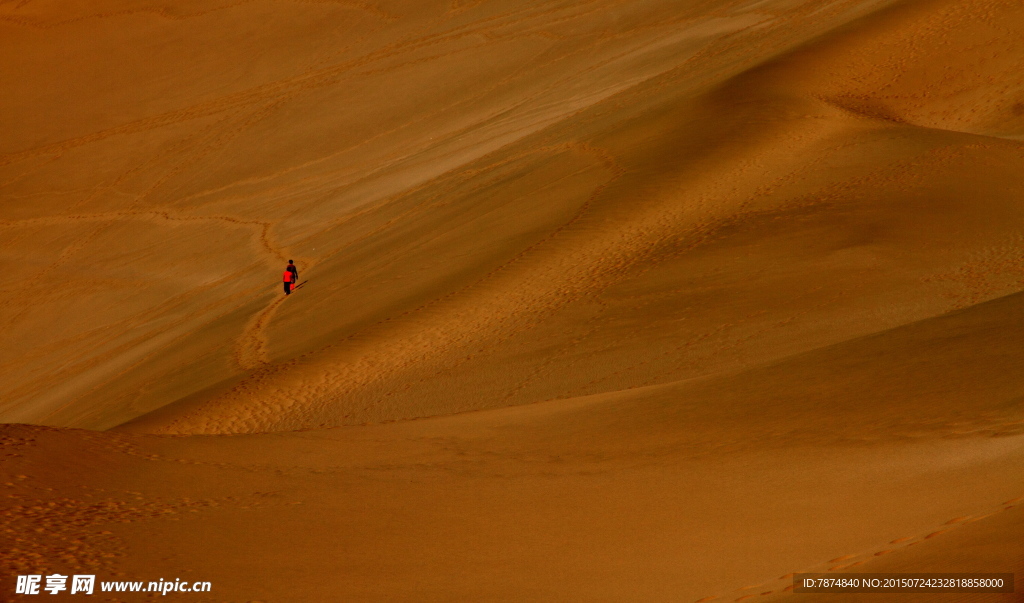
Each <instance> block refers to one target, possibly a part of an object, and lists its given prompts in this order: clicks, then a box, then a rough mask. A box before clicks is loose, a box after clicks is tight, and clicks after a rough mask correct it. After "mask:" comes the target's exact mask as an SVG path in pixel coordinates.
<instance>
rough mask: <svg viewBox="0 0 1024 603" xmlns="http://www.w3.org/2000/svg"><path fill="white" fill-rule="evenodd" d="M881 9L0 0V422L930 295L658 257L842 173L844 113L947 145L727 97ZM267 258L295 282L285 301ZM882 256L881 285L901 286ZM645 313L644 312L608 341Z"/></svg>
mask: <svg viewBox="0 0 1024 603" xmlns="http://www.w3.org/2000/svg"><path fill="white" fill-rule="evenodd" d="M876 7H877V5H875V4H871V3H863V2H838V3H826V2H806V3H798V4H793V3H788V2H787V3H781V2H780V3H757V4H745V3H741V2H704V3H688V4H687V5H686V6H685V7H683V6H680V5H679V3H677V2H668V1H663V2H643V3H635V2H534V3H520V4H518V5H516V6H515V7H511V8H510V7H509V6H508V5H506V4H505V3H499V2H471V3H462V2H456V3H451V2H434V3H431V2H415V3H410V2H390V3H389V2H384V3H381V4H372V5H371V4H364V3H346V2H318V3H306V2H269V1H265V2H257V1H252V2H233V3H224V4H223V5H217V4H210V3H196V4H189V3H174V5H173V6H170V5H165V4H161V3H157V2H150V3H146V2H137V3H116V2H94V3H77V4H70V5H65V4H62V5H57V4H51V3H46V2H30V3H14V2H6V3H3V4H2V5H0V31H2V36H0V40H2V42H0V53H2V56H0V60H2V61H3V64H4V65H5V66H6V67H5V69H4V70H3V72H2V74H0V77H2V78H3V80H2V83H3V86H4V89H5V91H7V94H5V95H3V98H2V99H0V116H2V117H0V119H2V120H3V122H2V125H3V132H4V135H3V138H2V140H0V184H2V189H0V194H2V195H3V205H2V214H0V229H2V230H3V233H4V234H3V237H2V239H0V251H2V253H3V255H4V258H5V259H6V260H7V262H6V264H7V265H9V266H10V270H11V276H10V278H9V279H7V281H6V282H7V283H8V284H7V285H5V288H6V291H7V293H8V295H7V296H6V299H5V301H4V302H3V306H2V310H0V312H2V314H0V318H2V320H3V324H4V328H5V332H6V333H7V334H8V336H9V337H10V338H11V341H16V342H18V343H17V345H12V346H7V347H5V348H3V351H2V356H0V370H2V372H3V374H4V375H11V376H16V378H8V379H4V380H3V381H2V385H0V387H2V388H3V390H2V391H0V396H2V403H3V407H2V408H0V417H2V418H3V419H4V420H8V421H27V422H36V423H44V424H50V425H60V426H80V427H91V428H106V427H111V426H113V425H117V424H119V423H122V422H124V421H127V420H130V419H133V418H135V417H137V416H139V415H142V414H145V413H146V412H149V411H151V410H154V409H156V408H160V407H162V406H164V405H166V404H168V403H172V402H175V401H178V400H182V401H183V406H186V407H189V408H191V405H193V404H194V403H199V402H202V401H204V400H212V402H213V405H214V407H213V408H212V409H207V410H203V411H201V412H200V415H201V416H199V417H193V418H189V419H182V420H181V421H178V422H174V423H173V424H171V423H166V424H164V425H163V426H162V427H160V426H157V425H153V426H152V427H153V428H154V429H156V428H160V429H164V430H186V431H187V430H207V431H210V430H212V431H231V430H243V431H251V430H254V429H255V430H260V429H277V428H281V427H295V426H300V425H302V426H305V425H319V424H339V423H351V422H366V421H378V420H387V419H394V418H403V417H412V416H424V415H436V414H444V413H449V412H454V411H458V410H465V409H470V408H481V407H487V406H504V405H509V404H518V403H523V402H533V401H537V400H543V399H548V398H551V397H558V396H574V395H579V394H585V393H594V392H599V391H609V390H614V389H620V388H622V387H627V386H631V385H635V384H641V383H646V382H651V383H656V382H663V381H670V380H674V379H677V378H681V377H685V376H691V375H701V374H708V373H710V372H714V371H716V370H721V369H724V368H730V367H735V366H742V365H744V364H747V363H750V362H756V361H761V360H766V359H769V358H771V357H777V356H779V355H784V354H785V353H789V352H793V351H798V350H800V349H809V348H813V347H816V346H817V345H820V344H823V343H831V342H834V341H838V340H840V339H841V338H842V337H845V336H849V335H855V334H860V333H862V332H865V331H873V330H878V329H879V328H884V327H886V326H891V325H892V324H896V323H898V322H899V321H901V320H906V319H910V318H921V317H923V316H926V315H930V314H934V313H936V312H938V311H941V310H944V309H946V308H947V307H948V305H949V300H948V299H946V298H944V297H942V295H943V293H941V292H937V291H930V292H929V293H928V294H927V295H925V296H923V299H922V298H920V297H919V296H915V298H914V299H913V300H909V301H905V302H904V303H903V304H902V305H903V306H906V305H911V306H913V307H914V309H912V310H905V309H903V310H901V309H897V310H894V311H893V312H894V314H893V315H892V316H890V317H888V318H889V320H888V321H885V320H882V321H879V320H877V317H869V318H868V319H866V320H865V319H863V317H862V316H860V314H863V313H864V312H870V310H869V308H874V307H877V305H878V301H879V300H873V299H869V300H867V301H865V302H864V303H863V306H858V307H856V308H850V309H848V311H846V312H842V311H835V309H833V311H832V312H829V313H826V314H829V315H830V316H829V321H830V322H834V323H842V322H844V321H846V322H847V323H848V326H847V327H846V328H844V329H839V330H838V331H833V330H832V329H830V328H829V329H823V328H822V327H821V321H820V317H821V316H823V315H822V314H821V311H816V310H815V308H819V307H825V308H827V307H828V306H829V302H830V301H832V300H834V299H836V298H837V297H843V293H842V291H843V287H842V286H835V287H826V288H824V289H822V290H821V291H820V292H818V293H815V292H813V291H808V292H807V293H806V294H805V299H803V300H802V301H800V302H799V303H797V304H794V305H790V304H786V306H787V308H786V310H785V311H783V312H779V311H777V310H774V309H773V310H771V311H770V312H769V313H768V314H767V315H764V316H761V315H760V312H761V308H764V307H772V306H773V304H775V303H776V302H778V301H779V299H780V297H781V298H784V299H786V298H788V297H789V295H788V294H785V293H783V292H782V291H780V290H778V289H776V286H785V285H787V283H785V282H782V281H774V280H772V279H769V281H770V282H766V283H764V284H763V285H764V286H761V287H754V289H753V290H748V289H746V288H745V287H746V285H743V286H739V285H738V284H737V280H736V275H732V276H730V275H729V274H726V273H723V272H722V269H721V267H722V266H728V265H731V264H732V260H730V259H729V258H727V257H719V258H718V263H711V264H709V265H708V268H707V269H701V270H699V271H697V272H696V273H694V271H693V266H692V265H691V266H679V265H678V264H677V265H675V266H673V265H672V262H676V263H678V262H683V263H686V262H690V261H692V259H693V258H696V257H697V256H696V255H693V254H692V253H690V252H692V251H694V250H695V248H697V247H700V252H702V253H703V252H705V250H706V249H707V248H706V247H705V246H702V244H703V243H706V242H708V241H709V240H710V239H711V238H713V237H715V236H717V234H716V233H721V232H723V231H722V228H723V227H724V226H726V225H729V224H732V225H734V226H739V225H745V224H752V223H753V222H756V221H757V220H762V219H764V220H769V221H771V222H775V220H773V218H774V217H775V216H774V215H768V214H771V212H775V211H778V210H779V208H780V207H786V208H789V209H786V210H785V211H794V208H793V207H791V206H794V205H796V206H800V207H803V206H806V205H807V204H808V203H810V204H811V205H812V206H813V205H814V204H815V203H816V202H817V201H807V200H805V201H804V202H801V201H799V199H803V198H804V197H805V196H806V195H808V194H816V193H817V192H820V191H821V190H824V189H822V188H821V187H828V186H833V187H836V186H838V187H840V188H841V189H842V190H846V191H851V190H857V189H858V187H857V185H856V184H850V183H847V186H846V187H845V188H843V183H844V182H847V181H846V180H844V178H846V177H845V176H842V177H840V176H838V175H826V176H824V180H823V181H822V180H821V179H820V178H819V176H817V174H819V173H820V172H821V171H822V168H823V167H824V166H825V164H820V163H819V164H814V163H813V162H812V163H808V158H809V157H812V156H813V157H818V156H819V155H821V154H824V155H825V156H826V157H832V158H833V161H834V162H838V163H839V164H843V162H848V161H850V159H849V157H850V156H851V155H844V154H843V148H845V147H843V145H844V144H845V143H841V142H832V143H830V142H828V139H829V136H830V135H832V134H834V135H837V136H840V137H841V138H842V135H841V134H840V131H844V129H845V128H847V127H850V124H855V129H857V128H859V129H860V130H863V135H864V136H867V137H871V136H876V138H877V137H879V136H880V137H881V139H880V140H878V141H877V142H876V143H877V144H879V145H881V147H880V149H879V151H878V152H879V153H895V154H897V155H900V156H901V157H904V156H905V158H906V159H907V160H910V161H913V160H914V158H915V157H916V156H917V155H918V154H919V153H920V152H923V151H924V149H923V148H922V147H929V145H932V146H936V145H937V146H940V147H943V148H944V145H946V144H947V143H944V142H926V143H920V142H919V141H917V140H916V139H913V140H910V141H909V142H906V143H903V144H906V145H909V146H910V148H909V149H898V150H896V151H893V150H892V149H890V148H888V147H887V146H886V145H885V142H884V141H885V140H887V139H888V138H890V137H891V136H892V135H891V134H888V133H885V132H884V128H882V133H881V134H879V128H880V127H881V126H879V124H876V123H874V122H869V121H865V120H864V119H861V118H856V117H851V116H850V115H849V114H848V113H847V112H844V111H841V110H839V109H836V108H834V107H832V106H831V105H829V106H825V108H824V109H822V111H824V112H825V113H824V114H823V115H822V116H819V117H821V118H820V119H804V118H803V117H802V116H799V115H798V116H794V115H791V114H790V113H789V112H787V111H779V110H778V108H777V107H775V106H770V105H763V106H760V107H759V108H758V109H757V111H754V112H753V113H751V112H747V111H738V110H737V106H736V104H735V103H739V102H744V101H743V99H741V98H739V97H735V96H734V95H731V94H729V95H727V98H725V99H719V100H716V98H717V97H716V96H715V92H714V91H715V90H719V91H721V90H722V85H723V82H727V81H730V78H733V77H734V76H735V75H736V74H738V73H741V72H743V71H744V70H747V69H749V68H751V67H754V66H756V65H758V64H760V63H762V62H763V61H765V60H766V59H770V58H771V57H774V56H777V55H778V54H779V53H783V52H785V51H787V50H788V49H790V48H793V47H795V46H796V45H798V44H801V43H803V42H805V41H807V40H809V39H811V38H813V37H814V36H816V35H818V34H822V33H824V32H827V31H829V30H831V29H833V28H835V27H837V26H839V25H841V24H843V23H846V22H849V21H850V20H851V19H854V18H855V17H857V16H859V15H862V14H866V13H868V12H870V11H872V10H874V9H875V8H876ZM749 92H750V93H751V94H762V95H763V94H764V93H763V92H759V91H758V87H757V86H753V87H750V90H749ZM759 104H760V103H759ZM884 126H886V127H887V126H888V124H884ZM911 138H913V136H911ZM830 145H831V146H830ZM836 145H838V147H837V146H836ZM829 149H831V151H832V153H831V155H829V153H828V151H829ZM1007 152H1009V151H1007ZM858 156H859V155H858ZM857 162H858V163H860V160H859V159H858V160H857ZM871 169H873V168H871ZM938 169H940V170H942V169H944V168H938ZM862 171H863V170H862ZM868 171H869V172H870V169H868ZM858 174H860V173H858ZM812 175H813V176H814V177H813V178H811V176H812ZM851 177H854V178H856V177H858V175H857V174H855V175H852V176H851ZM860 177H864V175H863V174H860ZM808 178H810V180H808ZM837 178H838V179H839V180H836V179H837ZM773 183H774V184H773ZM785 183H791V184H793V185H794V186H795V187H796V189H792V188H790V189H786V188H785V187H782V188H779V186H780V185H783V184H785ZM829 190H832V189H829ZM794 195H796V197H794ZM834 196H835V195H834V194H833V197H834ZM797 211H798V213H799V211H800V210H798V209H797ZM765 212H768V214H765ZM786 215H788V214H783V218H784V219H785V216H786ZM787 221H789V220H787ZM830 223H831V222H830ZM824 227H826V228H830V227H834V225H833V226H829V225H825V226H824ZM863 228H870V225H868V226H860V225H857V226H855V227H854V235H855V236H859V235H858V233H860V232H861V231H862V230H863ZM755 233H756V230H755ZM812 237H813V238H815V239H816V238H817V237H816V236H813V235H812ZM965 240H967V241H968V242H966V243H963V246H964V247H965V248H971V247H972V246H973V245H974V243H973V242H972V241H973V240H972V239H970V238H967V237H965ZM811 251H816V250H800V249H798V248H794V249H792V250H790V252H789V254H787V253H786V252H785V250H780V252H782V253H783V255H781V256H779V257H777V258H774V260H771V258H766V259H765V261H766V262H767V261H769V260H771V261H774V262H777V261H790V260H793V259H798V258H807V257H811V256H812V255H813V254H812V253H811ZM953 251H959V252H962V253H963V252H966V250H965V249H959V250H953ZM719 253H721V252H719ZM725 253H726V255H728V254H729V253H731V252H725ZM954 256H955V258H956V259H957V260H963V259H964V257H962V256H961V255H955V254H954ZM287 258H294V259H296V260H297V262H298V264H299V266H300V268H301V270H302V274H303V277H304V278H308V279H309V283H307V285H306V286H305V287H304V289H303V290H301V291H300V293H302V296H299V295H296V296H295V297H293V298H291V299H288V300H287V303H285V302H284V300H283V299H282V297H283V296H282V295H281V293H280V291H279V288H280V285H279V284H277V282H276V281H277V280H278V278H279V277H278V275H279V272H280V270H281V267H282V266H283V262H284V260H285V259H287ZM805 261H806V260H805ZM942 261H946V260H945V259H943V260H941V261H940V260H936V261H935V265H936V266H938V265H940V264H941V265H942V267H943V268H944V269H945V268H948V267H949V264H948V262H947V263H945V264H942ZM833 264H834V265H836V266H839V268H838V270H845V268H846V267H847V266H849V265H850V264H849V262H848V258H843V260H842V261H838V262H834V263H833ZM676 268H683V269H688V270H689V272H688V273H686V275H684V274H681V273H679V272H677V271H676ZM659 270H660V271H661V276H656V275H654V274H651V272H652V271H659ZM667 275H668V276H667ZM684 276H685V277H686V278H690V279H691V280H681V278H683V277H684ZM890 276H891V275H883V276H882V278H881V281H882V282H880V283H878V284H877V286H876V287H875V289H876V290H877V291H878V295H883V296H884V295H887V294H888V295H891V296H893V297H894V298H895V299H896V300H904V298H905V297H906V296H905V295H904V294H903V293H902V292H901V291H899V290H898V289H899V287H897V286H896V285H894V284H893V282H892V280H893V279H892V278H890ZM746 280H747V279H746V278H744V277H740V281H746ZM854 282H857V283H859V282H860V279H858V280H857V281H854ZM793 284H795V283H788V285H793ZM918 284H919V283H917V282H916V281H915V280H913V278H911V285H913V286H914V287H915V288H916V287H917V285H918ZM737 286H739V288H738V289H737ZM815 286H817V285H815ZM666 287H667V288H668V289H669V290H668V291H662V289H665V288H666ZM652 288H653V289H652ZM790 288H792V287H790ZM954 288H955V287H954ZM940 289H942V288H941V287H940ZM677 290H678V291H677ZM647 291H650V292H651V295H647V294H646V293H645V292H647ZM942 291H945V289H942ZM637 294H640V295H647V298H646V299H640V300H638V299H635V296H636V295H637ZM730 300H733V301H730ZM739 300H750V301H749V302H743V301H739ZM887 301H888V300H887ZM737 303H738V304H740V306H744V304H749V305H746V306H745V307H736V304H737ZM666 306H667V307H666ZM648 308H649V309H650V310H649V309H648ZM791 310H792V311H791ZM794 312H795V313H797V314H796V315H794ZM752 315H753V316H752ZM832 315H834V316H832ZM637 318H642V319H643V320H642V321H641V323H642V324H643V325H644V328H648V329H650V332H648V333H645V334H641V336H640V337H632V336H631V337H629V338H628V340H629V341H630V342H632V343H631V344H629V345H623V344H622V343H621V342H622V340H623V338H622V333H623V332H632V326H633V325H634V323H636V320H637ZM683 319H686V320H685V321H683ZM785 325H791V326H792V327H793V328H792V329H787V328H784V326H785ZM647 340H650V341H647ZM648 344H649V345H648ZM683 344H690V345H689V346H688V348H687V349H685V350H679V349H677V348H678V346H680V345H683ZM640 345H643V346H644V349H650V350H651V353H650V354H648V356H649V357H650V358H651V363H650V364H648V365H645V366H644V367H641V368H637V367H633V366H631V364H633V363H634V359H635V355H636V351H637V349H638V348H637V347H636V346H640ZM631 346H633V347H631ZM481 350H483V351H481ZM551 352H554V353H551ZM581 359H582V360H583V361H582V362H580V360H581ZM656 359H661V360H656ZM498 367H501V370H500V377H499V378H495V374H494V373H495V371H496V370H497V368H498ZM611 369H614V370H611ZM456 371H457V373H458V374H459V375H460V376H459V377H456V376H455V375H456V373H455V372H456ZM567 375H571V378H569V379H566V376H567ZM463 376H465V377H463ZM455 379H458V380H459V382H458V383H456V384H455V385H456V386H455V387H454V388H453V380H455ZM282 392H290V395H289V396H287V397H284V396H282ZM439 392H443V393H439ZM239 404H241V407H239ZM220 409H226V410H220ZM224 413H227V414H224ZM227 415H233V416H235V417H236V418H235V419H230V418H228V416H227Z"/></svg>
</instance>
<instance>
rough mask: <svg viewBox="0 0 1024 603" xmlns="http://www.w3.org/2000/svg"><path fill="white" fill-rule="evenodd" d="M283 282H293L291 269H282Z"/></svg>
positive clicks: (293, 277) (293, 276)
mask: <svg viewBox="0 0 1024 603" xmlns="http://www.w3.org/2000/svg"><path fill="white" fill-rule="evenodd" d="M284 282H286V283H294V282H295V275H294V274H292V271H291V270H285V271H284Z"/></svg>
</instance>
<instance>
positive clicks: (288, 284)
mask: <svg viewBox="0 0 1024 603" xmlns="http://www.w3.org/2000/svg"><path fill="white" fill-rule="evenodd" d="M282 279H283V280H284V294H285V295H291V294H292V287H294V286H295V283H297V282H298V280H299V269H298V268H296V267H295V263H294V262H293V261H291V260H288V266H287V267H286V268H285V269H284V275H283V276H282Z"/></svg>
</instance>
